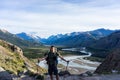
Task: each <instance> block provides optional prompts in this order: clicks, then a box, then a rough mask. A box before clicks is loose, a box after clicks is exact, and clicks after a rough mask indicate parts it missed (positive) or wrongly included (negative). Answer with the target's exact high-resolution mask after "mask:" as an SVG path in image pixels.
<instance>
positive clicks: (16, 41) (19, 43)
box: [0, 30, 41, 46]
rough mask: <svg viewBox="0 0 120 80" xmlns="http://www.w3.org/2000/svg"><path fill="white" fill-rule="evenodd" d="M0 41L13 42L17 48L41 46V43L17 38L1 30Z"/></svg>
mask: <svg viewBox="0 0 120 80" xmlns="http://www.w3.org/2000/svg"><path fill="white" fill-rule="evenodd" d="M0 39H2V40H5V41H8V42H11V43H13V44H15V45H17V46H40V45H41V44H40V43H36V42H30V41H26V40H23V39H21V38H19V37H17V36H16V35H14V34H11V33H9V32H8V31H5V30H0Z"/></svg>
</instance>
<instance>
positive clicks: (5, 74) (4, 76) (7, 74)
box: [0, 67, 12, 80]
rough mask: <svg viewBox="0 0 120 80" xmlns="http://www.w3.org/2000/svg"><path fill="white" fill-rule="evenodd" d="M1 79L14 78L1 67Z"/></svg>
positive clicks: (10, 79) (8, 79)
mask: <svg viewBox="0 0 120 80" xmlns="http://www.w3.org/2000/svg"><path fill="white" fill-rule="evenodd" d="M0 80H12V77H11V75H10V74H9V73H8V72H7V71H5V70H4V69H3V68H2V67H0Z"/></svg>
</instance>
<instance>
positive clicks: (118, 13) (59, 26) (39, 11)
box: [0, 0, 120, 37]
mask: <svg viewBox="0 0 120 80" xmlns="http://www.w3.org/2000/svg"><path fill="white" fill-rule="evenodd" d="M0 28H1V29H6V30H8V31H10V32H12V33H19V32H27V33H30V32H37V34H39V36H40V37H48V36H50V35H52V34H58V33H69V32H73V31H77V32H78V31H88V30H94V29H98V28H106V29H120V0H0Z"/></svg>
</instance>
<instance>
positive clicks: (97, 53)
mask: <svg viewBox="0 0 120 80" xmlns="http://www.w3.org/2000/svg"><path fill="white" fill-rule="evenodd" d="M87 50H88V51H90V52H92V57H98V58H106V56H108V55H109V51H110V50H108V49H95V48H91V47H87Z"/></svg>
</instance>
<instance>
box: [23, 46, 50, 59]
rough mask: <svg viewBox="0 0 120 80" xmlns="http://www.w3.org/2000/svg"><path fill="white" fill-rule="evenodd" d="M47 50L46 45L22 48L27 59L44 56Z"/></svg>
mask: <svg viewBox="0 0 120 80" xmlns="http://www.w3.org/2000/svg"><path fill="white" fill-rule="evenodd" d="M48 51H49V48H48V47H36V48H30V47H28V48H24V49H23V55H24V56H25V57H27V58H29V59H37V58H41V57H43V56H44V54H45V53H47V52H48Z"/></svg>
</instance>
